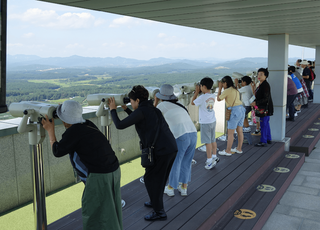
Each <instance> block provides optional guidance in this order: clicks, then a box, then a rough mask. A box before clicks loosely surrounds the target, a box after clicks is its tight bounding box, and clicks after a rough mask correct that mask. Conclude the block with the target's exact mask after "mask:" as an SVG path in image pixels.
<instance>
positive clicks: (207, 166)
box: [204, 161, 217, 169]
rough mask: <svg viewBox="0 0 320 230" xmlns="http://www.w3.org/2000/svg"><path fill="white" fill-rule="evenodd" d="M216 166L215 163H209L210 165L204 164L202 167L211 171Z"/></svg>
mask: <svg viewBox="0 0 320 230" xmlns="http://www.w3.org/2000/svg"><path fill="white" fill-rule="evenodd" d="M216 164H217V162H216V161H211V162H210V163H209V162H206V165H205V166H204V167H205V169H212V168H213V167H214V166H216Z"/></svg>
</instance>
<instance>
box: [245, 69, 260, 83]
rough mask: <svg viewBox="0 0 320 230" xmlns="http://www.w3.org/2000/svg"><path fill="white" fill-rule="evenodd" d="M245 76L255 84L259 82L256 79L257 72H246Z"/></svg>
mask: <svg viewBox="0 0 320 230" xmlns="http://www.w3.org/2000/svg"><path fill="white" fill-rule="evenodd" d="M246 74H247V76H249V77H251V79H252V81H253V82H254V83H255V84H257V83H258V82H259V80H258V78H257V75H258V74H257V71H248V72H247V73H246Z"/></svg>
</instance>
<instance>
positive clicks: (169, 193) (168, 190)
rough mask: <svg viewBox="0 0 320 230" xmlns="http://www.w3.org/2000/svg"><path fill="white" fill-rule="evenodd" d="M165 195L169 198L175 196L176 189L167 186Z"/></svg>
mask: <svg viewBox="0 0 320 230" xmlns="http://www.w3.org/2000/svg"><path fill="white" fill-rule="evenodd" d="M164 193H165V194H167V195H168V196H174V189H173V188H171V189H170V188H169V187H168V186H166V187H165V189H164Z"/></svg>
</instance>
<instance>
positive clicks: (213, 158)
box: [212, 156, 220, 163]
mask: <svg viewBox="0 0 320 230" xmlns="http://www.w3.org/2000/svg"><path fill="white" fill-rule="evenodd" d="M212 160H213V161H215V162H217V163H218V162H219V161H220V159H219V157H217V156H216V157H212Z"/></svg>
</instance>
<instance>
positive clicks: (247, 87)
mask: <svg viewBox="0 0 320 230" xmlns="http://www.w3.org/2000/svg"><path fill="white" fill-rule="evenodd" d="M251 82H252V79H251V77H249V76H244V77H242V78H241V84H239V80H238V79H235V80H234V83H235V85H236V86H237V88H238V91H239V93H240V94H241V101H242V103H243V106H244V108H245V110H246V112H245V118H244V122H243V132H251V128H250V126H249V122H248V114H249V113H250V112H251V105H250V98H252V96H253V92H252V85H251Z"/></svg>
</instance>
